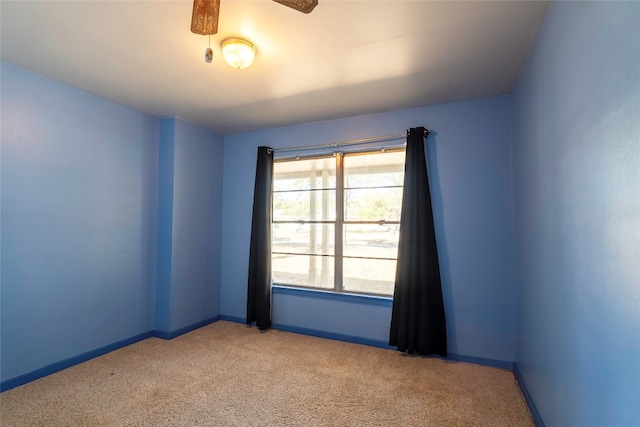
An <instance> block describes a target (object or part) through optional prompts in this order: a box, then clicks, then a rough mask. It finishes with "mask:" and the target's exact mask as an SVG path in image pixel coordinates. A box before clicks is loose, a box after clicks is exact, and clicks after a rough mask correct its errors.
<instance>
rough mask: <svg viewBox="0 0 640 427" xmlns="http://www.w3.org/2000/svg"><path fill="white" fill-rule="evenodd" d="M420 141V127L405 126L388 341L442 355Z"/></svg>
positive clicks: (444, 353) (433, 246) (443, 326)
mask: <svg viewBox="0 0 640 427" xmlns="http://www.w3.org/2000/svg"><path fill="white" fill-rule="evenodd" d="M424 140H425V129H424V128H422V127H419V128H412V129H410V131H409V135H408V136H407V151H406V160H405V175H404V190H403V197H402V213H401V216H400V239H399V242H398V264H397V269H396V282H395V288H394V295H393V309H392V312H391V330H390V334H389V345H391V346H397V347H398V350H399V351H402V352H408V353H417V354H421V355H431V354H438V355H440V356H443V357H446V356H447V332H446V323H445V313H444V303H443V299H442V284H441V280H440V266H439V263H438V249H437V247H436V235H435V227H434V223H433V210H432V206H431V192H430V190H429V177H428V172H427V162H426V160H425V146H424Z"/></svg>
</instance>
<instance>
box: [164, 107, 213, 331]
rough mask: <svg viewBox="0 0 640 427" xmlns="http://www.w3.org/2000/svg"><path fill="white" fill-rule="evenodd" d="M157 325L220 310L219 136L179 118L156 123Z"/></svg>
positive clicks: (185, 322) (182, 323) (170, 327)
mask: <svg viewBox="0 0 640 427" xmlns="http://www.w3.org/2000/svg"><path fill="white" fill-rule="evenodd" d="M159 152H160V155H159V157H160V161H159V177H158V201H159V203H158V265H157V272H158V285H157V289H156V292H157V298H156V328H157V329H158V330H160V331H165V332H171V331H175V330H177V329H180V328H184V327H187V326H189V325H192V324H194V323H198V322H201V321H204V320H207V319H211V318H213V317H215V316H217V315H218V314H219V313H220V256H221V255H220V243H221V226H222V206H221V203H222V161H223V142H222V137H220V136H218V135H216V134H214V133H211V132H209V131H206V130H204V129H202V128H200V127H197V126H195V125H193V124H191V123H188V122H186V121H184V120H181V119H177V118H169V119H163V120H162V122H161V126H160V150H159Z"/></svg>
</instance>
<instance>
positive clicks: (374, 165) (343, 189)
mask: <svg viewBox="0 0 640 427" xmlns="http://www.w3.org/2000/svg"><path fill="white" fill-rule="evenodd" d="M404 158H405V151H404V149H399V150H389V151H377V152H366V153H351V154H337V155H335V156H323V157H309V158H304V159H299V160H276V161H275V162H274V167H273V169H274V182H273V184H274V185H273V234H272V236H273V238H272V255H271V256H272V271H273V282H274V283H277V284H282V285H292V286H301V287H309V288H316V289H325V290H332V291H335V292H352V293H366V294H377V295H393V287H394V281H395V271H396V260H397V255H398V230H399V226H400V210H401V205H402V184H403V180H404Z"/></svg>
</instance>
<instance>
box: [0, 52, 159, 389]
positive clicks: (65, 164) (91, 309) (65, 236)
mask: <svg viewBox="0 0 640 427" xmlns="http://www.w3.org/2000/svg"><path fill="white" fill-rule="evenodd" d="M1 67H2V68H1V73H2V100H1V101H2V104H1V108H2V160H1V162H2V164H1V166H2V172H1V174H2V175H1V179H2V184H1V185H2V211H1V215H2V237H1V245H2V248H1V249H2V273H1V278H2V283H1V300H2V302H1V311H2V314H1V320H2V326H1V330H0V332H1V333H0V335H1V346H2V350H1V357H2V376H1V378H2V380H3V381H4V380H6V379H10V378H13V377H16V376H19V375H22V374H25V373H28V372H30V371H33V370H36V369H38V368H41V367H43V366H46V365H49V364H52V363H55V362H58V361H60V360H63V359H66V358H69V357H72V356H75V355H78V354H81V353H85V352H87V351H90V350H93V349H96V348H98V347H102V346H105V345H108V344H111V343H114V342H116V341H120V340H123V339H125V338H129V337H131V336H134V335H137V334H140V333H144V332H147V331H149V330H151V329H152V328H153V316H154V314H153V312H154V307H153V304H154V302H153V301H154V282H155V275H154V270H155V217H156V199H155V197H156V196H155V188H156V168H157V138H158V130H157V129H158V123H157V120H155V119H153V118H151V117H149V116H146V115H143V114H140V113H137V112H135V111H132V110H129V109H127V108H124V107H121V106H119V105H115V104H113V103H110V102H107V101H105V100H102V99H100V98H96V97H94V96H91V95H89V94H87V93H84V92H81V91H78V90H75V89H71V88H69V87H67V86H64V85H62V84H59V83H56V82H53V81H51V80H47V79H44V78H42V77H40V76H37V75H35V74H31V73H29V72H25V71H23V70H19V69H17V68H14V67H12V66H9V65H7V64H2V66H1Z"/></svg>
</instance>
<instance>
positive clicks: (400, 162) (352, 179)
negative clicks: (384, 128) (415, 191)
mask: <svg viewBox="0 0 640 427" xmlns="http://www.w3.org/2000/svg"><path fill="white" fill-rule="evenodd" d="M404 158H405V151H404V150H402V151H392V152H374V153H367V154H358V155H345V156H344V186H345V188H361V187H383V186H389V185H399V186H402V185H403V181H404Z"/></svg>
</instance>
